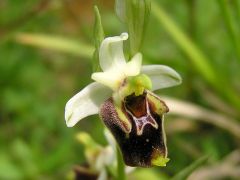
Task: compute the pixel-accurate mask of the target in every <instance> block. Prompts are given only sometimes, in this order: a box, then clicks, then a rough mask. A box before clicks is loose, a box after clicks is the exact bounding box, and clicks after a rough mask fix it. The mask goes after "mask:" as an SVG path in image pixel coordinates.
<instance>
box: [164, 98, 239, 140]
mask: <svg viewBox="0 0 240 180" xmlns="http://www.w3.org/2000/svg"><path fill="white" fill-rule="evenodd" d="M161 98H162V99H163V100H164V101H165V102H167V104H168V107H169V109H170V113H172V114H176V115H178V116H182V117H187V118H190V119H193V120H196V121H201V122H204V123H208V124H212V125H214V126H216V127H219V128H221V129H224V130H226V131H228V132H229V133H231V134H232V135H233V136H235V137H236V138H238V139H240V133H239V132H240V125H239V123H238V122H236V120H235V119H233V118H231V117H229V116H226V115H224V114H222V113H219V112H215V111H210V110H208V109H206V108H203V107H201V106H199V105H196V104H193V103H189V102H186V101H181V100H178V99H174V98H170V97H166V96H161Z"/></svg>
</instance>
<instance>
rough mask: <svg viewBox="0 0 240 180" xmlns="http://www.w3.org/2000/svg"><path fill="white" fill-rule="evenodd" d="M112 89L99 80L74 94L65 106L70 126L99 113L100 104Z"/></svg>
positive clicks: (67, 121) (66, 119)
mask: <svg viewBox="0 0 240 180" xmlns="http://www.w3.org/2000/svg"><path fill="white" fill-rule="evenodd" d="M111 94H112V91H111V90H110V89H109V88H108V87H106V86H104V85H102V84H99V83H97V82H94V83H91V84H89V85H88V86H86V87H85V88H84V89H82V90H81V91H80V92H79V93H77V94H76V95H75V96H73V97H72V98H71V99H70V100H69V101H68V102H67V104H66V107H65V121H66V124H67V126H68V127H72V126H74V125H75V124H76V123H77V122H78V121H80V120H81V119H83V118H85V117H87V116H90V115H93V114H98V112H99V107H100V105H101V104H102V103H103V102H104V101H105V100H106V99H107V98H109V97H110V96H111Z"/></svg>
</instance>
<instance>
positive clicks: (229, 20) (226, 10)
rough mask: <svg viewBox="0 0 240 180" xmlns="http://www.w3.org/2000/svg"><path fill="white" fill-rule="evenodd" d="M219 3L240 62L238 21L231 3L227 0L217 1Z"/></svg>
mask: <svg viewBox="0 0 240 180" xmlns="http://www.w3.org/2000/svg"><path fill="white" fill-rule="evenodd" d="M217 2H218V4H219V7H220V9H221V12H222V13H221V14H222V16H223V20H224V22H225V25H226V29H227V32H228V35H229V37H230V40H231V42H232V45H233V49H234V50H235V53H236V55H237V59H238V61H239V63H240V41H239V38H238V35H237V31H236V27H237V25H236V23H235V21H234V19H233V16H232V14H231V9H230V6H229V3H228V2H227V1H226V0H219V1H217Z"/></svg>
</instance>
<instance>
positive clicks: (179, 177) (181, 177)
mask: <svg viewBox="0 0 240 180" xmlns="http://www.w3.org/2000/svg"><path fill="white" fill-rule="evenodd" d="M208 157H209V156H208V155H206V156H203V157H201V158H199V159H197V160H196V161H195V162H193V163H192V164H190V165H189V166H188V167H186V168H185V169H183V170H182V171H180V172H179V173H178V174H176V175H175V176H174V177H173V178H172V179H171V180H185V179H187V177H188V176H189V175H191V174H192V172H193V171H194V170H195V169H197V168H198V167H200V166H201V165H203V164H204V163H206V162H207V160H208Z"/></svg>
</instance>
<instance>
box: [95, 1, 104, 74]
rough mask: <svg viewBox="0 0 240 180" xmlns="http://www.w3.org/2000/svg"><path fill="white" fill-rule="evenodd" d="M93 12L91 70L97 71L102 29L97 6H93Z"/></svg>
mask: <svg viewBox="0 0 240 180" xmlns="http://www.w3.org/2000/svg"><path fill="white" fill-rule="evenodd" d="M94 13H95V23H94V32H93V37H94V44H95V51H94V54H93V72H96V71H99V70H100V69H101V68H100V64H99V48H100V45H101V43H102V41H103V39H104V30H103V26H102V21H101V15H100V12H99V10H98V7H97V6H94Z"/></svg>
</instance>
